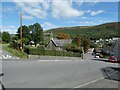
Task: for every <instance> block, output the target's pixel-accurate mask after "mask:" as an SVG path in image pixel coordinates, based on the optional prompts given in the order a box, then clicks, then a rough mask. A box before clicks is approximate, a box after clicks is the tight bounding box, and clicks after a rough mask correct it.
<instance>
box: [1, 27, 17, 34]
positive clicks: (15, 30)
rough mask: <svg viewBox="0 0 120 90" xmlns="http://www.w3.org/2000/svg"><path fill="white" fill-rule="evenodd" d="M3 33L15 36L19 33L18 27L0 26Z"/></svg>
mask: <svg viewBox="0 0 120 90" xmlns="http://www.w3.org/2000/svg"><path fill="white" fill-rule="evenodd" d="M0 29H1V31H2V32H3V31H6V32H9V33H10V34H15V33H16V32H17V27H15V26H0Z"/></svg>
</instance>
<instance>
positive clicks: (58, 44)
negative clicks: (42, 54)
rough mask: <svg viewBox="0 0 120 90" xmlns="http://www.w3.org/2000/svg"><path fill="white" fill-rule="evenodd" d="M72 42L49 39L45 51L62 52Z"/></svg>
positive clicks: (69, 40)
mask: <svg viewBox="0 0 120 90" xmlns="http://www.w3.org/2000/svg"><path fill="white" fill-rule="evenodd" d="M71 42H72V40H71V39H53V38H51V39H50V41H49V42H48V44H47V46H46V49H49V50H62V49H63V47H64V46H65V45H67V44H70V43H71Z"/></svg>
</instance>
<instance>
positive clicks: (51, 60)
mask: <svg viewBox="0 0 120 90" xmlns="http://www.w3.org/2000/svg"><path fill="white" fill-rule="evenodd" d="M38 61H40V62H47V61H51V62H59V61H60V62H64V61H85V60H38Z"/></svg>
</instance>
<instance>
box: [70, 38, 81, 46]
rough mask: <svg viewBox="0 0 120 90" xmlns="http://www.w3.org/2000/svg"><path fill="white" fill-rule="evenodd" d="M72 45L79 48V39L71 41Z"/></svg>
mask: <svg viewBox="0 0 120 90" xmlns="http://www.w3.org/2000/svg"><path fill="white" fill-rule="evenodd" d="M72 43H73V44H75V45H76V46H77V47H80V43H81V39H80V38H79V37H76V38H74V39H73V41H72Z"/></svg>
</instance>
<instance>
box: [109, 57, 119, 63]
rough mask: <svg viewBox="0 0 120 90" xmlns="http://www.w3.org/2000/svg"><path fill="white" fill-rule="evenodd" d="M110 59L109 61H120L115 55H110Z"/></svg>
mask: <svg viewBox="0 0 120 90" xmlns="http://www.w3.org/2000/svg"><path fill="white" fill-rule="evenodd" d="M108 61H109V62H114V63H115V62H118V60H117V58H116V57H115V56H110V57H109V58H108Z"/></svg>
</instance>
